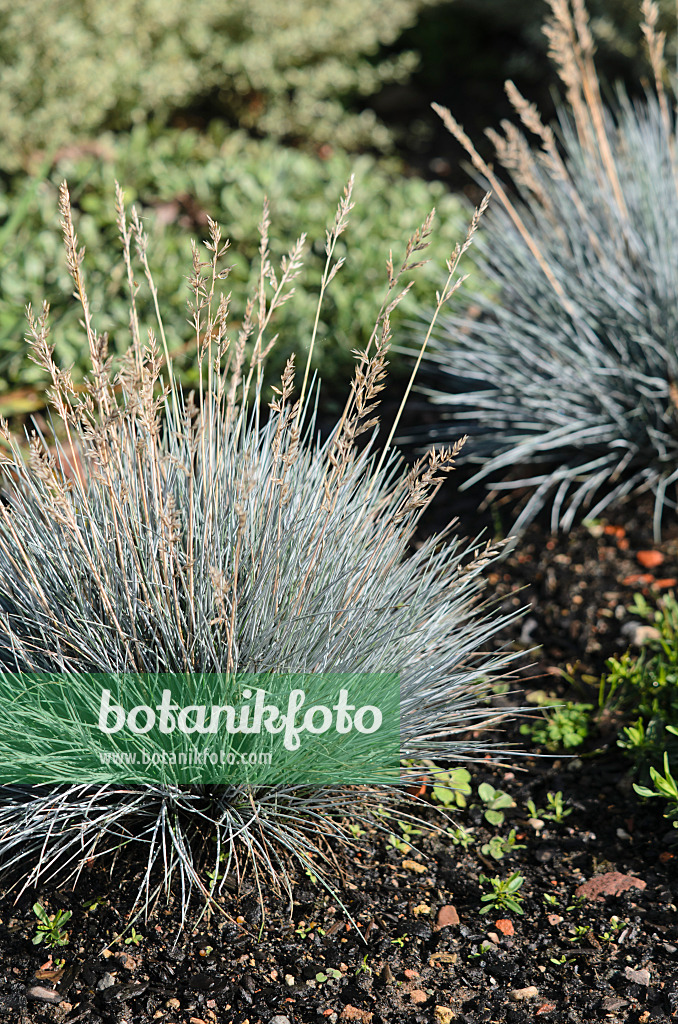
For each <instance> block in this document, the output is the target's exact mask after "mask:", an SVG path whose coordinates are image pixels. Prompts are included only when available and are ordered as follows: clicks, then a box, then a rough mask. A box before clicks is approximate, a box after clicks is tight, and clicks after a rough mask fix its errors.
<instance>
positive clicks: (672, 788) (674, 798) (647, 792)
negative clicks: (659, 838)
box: [633, 725, 678, 828]
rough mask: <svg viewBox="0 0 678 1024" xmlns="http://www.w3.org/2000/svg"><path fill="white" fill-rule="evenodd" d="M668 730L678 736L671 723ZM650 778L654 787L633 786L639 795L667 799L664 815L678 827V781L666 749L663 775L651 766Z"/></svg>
mask: <svg viewBox="0 0 678 1024" xmlns="http://www.w3.org/2000/svg"><path fill="white" fill-rule="evenodd" d="M667 731H668V732H671V733H673V734H674V735H675V736H678V729H674V727H673V726H671V725H669V726H667ZM650 778H651V779H652V782H653V783H654V789H649V788H648V787H647V786H639V785H637V784H636V783H634V785H633V788H634V789H635V791H636V793H637V794H638V796H644V797H647V798H648V799H652V798H653V797H660V798H661V799H663V800H667V801H668V808H667V810H666V811H665V813H664V817H665V818H668V819H669V821H672V822H673V827H674V828H678V783H677V782H676V780H675V779H674V777H673V775H672V774H671V772H670V769H669V755H668V753H667V752H666V751H664V774H663V775H662V774H661V772H660V771H658V770H657V768H654V767H651V768H650Z"/></svg>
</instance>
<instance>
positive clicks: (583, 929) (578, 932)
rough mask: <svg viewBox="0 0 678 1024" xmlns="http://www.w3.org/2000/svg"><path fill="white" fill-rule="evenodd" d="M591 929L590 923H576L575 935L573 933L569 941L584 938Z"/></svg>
mask: <svg viewBox="0 0 678 1024" xmlns="http://www.w3.org/2000/svg"><path fill="white" fill-rule="evenodd" d="M590 931H591V925H589V924H578V925H575V928H574V935H571V936H570V937H569V939H568V941H569V942H577V941H578V940H579V939H583V938H584V937H585V936H586V935H588V933H589V932H590Z"/></svg>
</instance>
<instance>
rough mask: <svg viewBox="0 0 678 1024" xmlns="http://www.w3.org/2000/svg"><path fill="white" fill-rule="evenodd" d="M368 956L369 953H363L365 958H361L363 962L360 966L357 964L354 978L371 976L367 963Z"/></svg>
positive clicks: (370, 969)
mask: <svg viewBox="0 0 678 1024" xmlns="http://www.w3.org/2000/svg"><path fill="white" fill-rule="evenodd" d="M368 956H369V953H365V956H364V957H363V962H362V963H361V964H358V966H357V967H356V969H355V973H356V978H357V977H358V976H359V975H360V974H372V968H371V967H370V965H369V964H368V962H367V958H368Z"/></svg>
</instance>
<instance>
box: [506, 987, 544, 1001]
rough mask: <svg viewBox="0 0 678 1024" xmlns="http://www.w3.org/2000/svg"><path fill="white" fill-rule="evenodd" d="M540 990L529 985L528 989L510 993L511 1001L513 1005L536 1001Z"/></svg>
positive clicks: (517, 989) (515, 989) (515, 990)
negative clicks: (531, 1000) (530, 1000)
mask: <svg viewBox="0 0 678 1024" xmlns="http://www.w3.org/2000/svg"><path fill="white" fill-rule="evenodd" d="M538 995H539V989H538V988H537V987H536V986H535V985H528V986H527V988H514V989H513V991H512V992H509V999H510V1000H511V1002H512V1003H524V1002H525V1001H526V1000H527V999H536V998H537V996H538Z"/></svg>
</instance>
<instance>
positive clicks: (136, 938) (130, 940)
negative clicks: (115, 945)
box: [125, 926, 144, 946]
mask: <svg viewBox="0 0 678 1024" xmlns="http://www.w3.org/2000/svg"><path fill="white" fill-rule="evenodd" d="M143 938H144V936H143V935H140V934H139V932H138V931H137V930H136V928H135V927H134V926H132V934H131V935H128V936H127V938H126V939H125V945H126V946H138V945H139V943H140V942H141V941H142V939H143Z"/></svg>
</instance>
